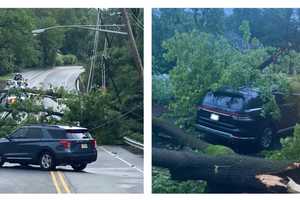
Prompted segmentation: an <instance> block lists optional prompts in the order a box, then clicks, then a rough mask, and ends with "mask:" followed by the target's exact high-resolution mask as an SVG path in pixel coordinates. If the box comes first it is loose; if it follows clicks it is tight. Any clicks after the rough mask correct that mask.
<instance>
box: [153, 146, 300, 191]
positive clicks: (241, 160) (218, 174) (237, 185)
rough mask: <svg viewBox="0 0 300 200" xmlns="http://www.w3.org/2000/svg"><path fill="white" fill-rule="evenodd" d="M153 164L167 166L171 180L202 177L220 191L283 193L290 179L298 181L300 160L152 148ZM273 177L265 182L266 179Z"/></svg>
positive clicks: (201, 178)
mask: <svg viewBox="0 0 300 200" xmlns="http://www.w3.org/2000/svg"><path fill="white" fill-rule="evenodd" d="M152 163H153V166H157V167H163V168H167V169H169V171H170V174H171V178H172V179H174V180H182V181H184V180H205V181H207V182H208V185H218V187H223V192H224V191H226V192H247V193H269V192H275V193H284V192H288V187H287V184H288V183H289V179H288V177H289V178H290V179H292V180H293V181H294V182H295V183H296V184H298V183H300V167H299V163H292V162H290V161H274V160H267V159H262V158H255V157H249V156H240V155H229V156H208V155H205V154H199V153H193V152H182V151H170V150H166V149H157V148H153V149H152ZM266 175H272V176H276V178H275V179H274V177H272V178H273V179H271V180H270V179H269V180H267V181H266V179H265V178H270V176H266Z"/></svg>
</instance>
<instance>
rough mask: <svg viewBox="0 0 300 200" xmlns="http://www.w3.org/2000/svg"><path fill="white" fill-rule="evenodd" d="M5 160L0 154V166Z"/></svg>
mask: <svg viewBox="0 0 300 200" xmlns="http://www.w3.org/2000/svg"><path fill="white" fill-rule="evenodd" d="M4 163H5V161H4V158H3V156H1V155H0V167H2V166H3V165H4Z"/></svg>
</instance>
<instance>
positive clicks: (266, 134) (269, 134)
mask: <svg viewBox="0 0 300 200" xmlns="http://www.w3.org/2000/svg"><path fill="white" fill-rule="evenodd" d="M272 144H273V131H272V129H271V128H265V129H264V130H263V132H262V133H261V135H260V137H259V138H258V146H259V148H261V149H269V148H271V146H272Z"/></svg>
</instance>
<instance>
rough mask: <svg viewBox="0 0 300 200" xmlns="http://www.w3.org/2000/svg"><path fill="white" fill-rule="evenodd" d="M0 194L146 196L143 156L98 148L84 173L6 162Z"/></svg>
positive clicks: (1, 172)
mask: <svg viewBox="0 0 300 200" xmlns="http://www.w3.org/2000/svg"><path fill="white" fill-rule="evenodd" d="M0 193H143V156H142V155H136V154H132V153H131V152H129V151H127V150H126V149H124V148H122V147H120V146H99V147H98V159H97V161H96V162H94V163H91V164H90V165H88V167H87V168H86V169H85V170H84V171H83V172H75V171H73V170H72V169H71V167H69V166H65V167H57V170H55V171H51V172H47V171H41V170H40V169H39V166H33V165H30V166H28V167H21V166H20V165H18V164H10V163H6V164H5V165H4V167H3V168H0Z"/></svg>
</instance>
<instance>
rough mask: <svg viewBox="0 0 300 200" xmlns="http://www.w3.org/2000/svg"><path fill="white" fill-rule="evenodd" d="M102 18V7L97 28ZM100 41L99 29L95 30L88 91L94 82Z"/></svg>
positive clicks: (98, 15)
mask: <svg viewBox="0 0 300 200" xmlns="http://www.w3.org/2000/svg"><path fill="white" fill-rule="evenodd" d="M100 20H101V19H100V9H98V10H97V24H96V28H99V27H100V24H101V21H100ZM98 41H99V31H96V32H95V37H94V47H93V55H92V57H91V64H90V72H89V77H88V83H87V88H86V92H89V91H90V90H91V87H92V84H93V79H94V68H95V64H96V59H97V49H98Z"/></svg>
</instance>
